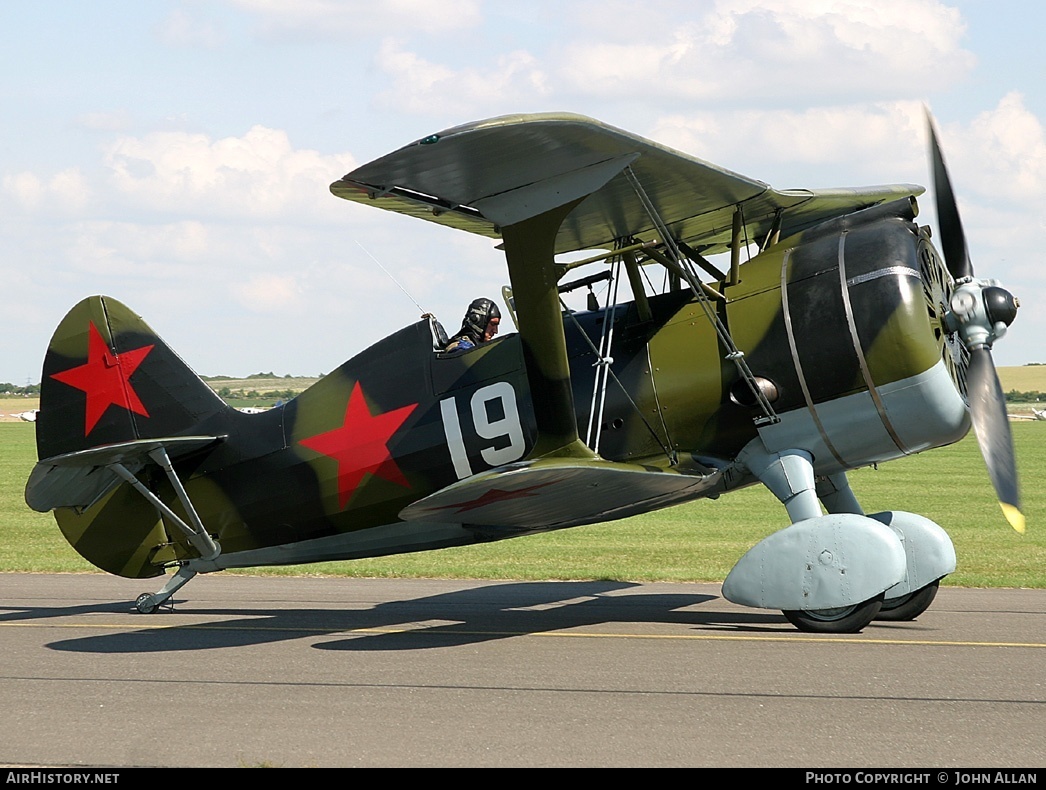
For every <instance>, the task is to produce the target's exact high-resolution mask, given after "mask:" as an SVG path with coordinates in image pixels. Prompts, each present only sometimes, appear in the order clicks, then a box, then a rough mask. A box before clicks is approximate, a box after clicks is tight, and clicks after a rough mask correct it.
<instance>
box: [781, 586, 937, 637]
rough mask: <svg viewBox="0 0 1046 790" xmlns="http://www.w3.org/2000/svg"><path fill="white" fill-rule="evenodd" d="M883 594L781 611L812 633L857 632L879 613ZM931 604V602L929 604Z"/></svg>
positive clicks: (800, 627) (801, 627)
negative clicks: (854, 601) (844, 603)
mask: <svg viewBox="0 0 1046 790" xmlns="http://www.w3.org/2000/svg"><path fill="white" fill-rule="evenodd" d="M882 605H883V594H882V593H880V594H879V595H877V596H875V597H874V598H869V599H868V600H867V601H865V602H864V603H859V604H854V605H853V606H841V607H839V608H838V609H811V610H804V609H793V610H784V611H782V612H781V614H783V615H784V616H785V617H786V618H787V619H788V622H790V623H791V624H792V625H794V626H795V627H796V628H798V629H799V630H800V631H806V632H807V633H812V634H856V633H857V632H858V631H860V630H861V629H862V628H864V627H865V626H866V625H868V624H869V623H870V622H872V620H874V619H875V617H876V615H878V614H879V610H880V608H881V607H882ZM927 605H929V604H927Z"/></svg>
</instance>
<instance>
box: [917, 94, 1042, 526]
mask: <svg viewBox="0 0 1046 790" xmlns="http://www.w3.org/2000/svg"><path fill="white" fill-rule="evenodd" d="M926 121H927V126H928V128H929V131H930V158H931V160H932V162H933V185H934V197H935V199H936V202H937V222H938V225H939V226H940V232H941V251H942V253H943V255H944V262H945V265H947V267H948V271H949V272H950V273H951V275H952V277H953V278H954V280H955V283H956V287H955V289H954V290H953V292H952V295H951V298H950V299H949V300H948V301H949V303H948V305H947V307H946V309H947V312H946V314H945V316H944V324H945V328H946V329H947V330H948V331H949V332H952V333H957V334H958V336H959V338H960V339H961V340H962V343H963V345H965V346H966V348H967V349H968V350H969V352H970V367H969V370H968V371H967V376H966V382H967V395H968V398H969V403H970V418H971V420H972V422H973V431H974V434H975V435H976V436H977V443H978V445H979V446H980V448H981V455H983V456H984V462H985V464H986V465H987V466H988V475H989V477H991V481H992V485H993V486H994V487H995V494H996V496H998V498H999V505H1000V506H1001V507H1002V512H1003V514H1004V515H1005V516H1006V520H1007V521H1008V522H1009V523H1010V525H1011V526H1012V527H1013V528H1014V529H1015V530H1017V531H1018V532H1021V533H1023V532H1024V514H1023V513H1021V503H1020V490H1019V485H1018V482H1017V462H1016V457H1015V454H1014V451H1013V436H1012V434H1011V433H1010V423H1009V418H1008V417H1007V415H1006V399H1005V397H1004V396H1003V393H1002V386H1001V385H1000V384H999V376H998V374H997V373H996V371H995V362H994V361H993V359H992V353H991V348H992V344H993V343H994V342H995V341H996V340H998V339H999V338H1000V337H1002V336H1003V335H1004V334H1006V330H1007V328H1008V327H1009V325H1010V324H1011V323H1013V319H1014V318H1015V317H1016V315H1017V308H1018V307H1019V305H1020V303H1019V302H1018V301H1017V299H1016V298H1014V296H1013V294H1011V293H1010V292H1009V291H1007V290H1006V289H1005V288H1002V287H1001V286H1000V285H999V283H998V281H997V280H978V279H976V278H974V276H973V264H972V263H971V262H970V253H969V250H968V248H967V246H966V234H965V233H964V232H963V227H962V220H961V219H960V218H959V206H958V204H957V203H956V200H955V193H954V192H953V191H952V184H951V180H950V179H949V178H948V170H947V168H946V167H945V165H944V155H943V154H942V153H941V146H940V143H939V142H938V140H937V134H936V132H935V131H934V126H933V119H932V117H931V116H930V114H929V111H927V114H926Z"/></svg>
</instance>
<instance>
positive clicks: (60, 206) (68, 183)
mask: <svg viewBox="0 0 1046 790" xmlns="http://www.w3.org/2000/svg"><path fill="white" fill-rule="evenodd" d="M3 188H4V191H5V192H6V193H7V194H8V195H10V196H11V197H13V198H14V200H15V202H16V203H17V204H18V206H19V207H20V208H22V209H24V210H26V211H38V210H46V211H47V212H49V213H56V214H75V213H77V212H79V211H81V210H83V208H84V207H85V206H87V205H88V204H89V202H90V201H91V199H92V195H93V190H92V189H91V187H90V186H89V185H88V183H87V180H86V178H85V177H84V175H83V173H81V171H80V169H79V168H76V167H71V168H68V169H66V170H62V171H60V172H58V173H55V174H54V175H52V176H50V177H41V176H38V175H36V174H35V173H28V172H24V173H14V174H12V175H6V176H4V179H3Z"/></svg>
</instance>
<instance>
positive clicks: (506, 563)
mask: <svg viewBox="0 0 1046 790" xmlns="http://www.w3.org/2000/svg"><path fill="white" fill-rule="evenodd" d="M1012 427H1013V432H1014V441H1015V443H1016V447H1017V456H1018V466H1019V468H1020V472H1021V476H1022V481H1023V502H1024V512H1025V515H1026V516H1027V520H1028V531H1027V533H1026V534H1025V535H1018V534H1017V533H1015V532H1014V531H1013V530H1012V529H1010V527H1009V526H1008V525H1007V524H1006V522H1005V520H1004V519H1003V517H1002V513H1001V511H1000V510H999V506H998V504H997V503H996V501H995V498H994V494H993V493H992V490H991V487H990V484H989V483H988V477H987V473H986V471H985V469H984V462H983V461H982V460H981V458H980V454H979V452H978V450H977V444H976V442H975V441H974V440H973V438H972V437H967V438H966V439H964V440H963V441H962V442H960V443H958V444H956V445H953V446H952V447H946V448H943V449H940V450H935V451H932V452H928V453H923V454H922V455H918V456H913V457H911V458H905V459H902V460H900V461H895V462H893V463H890V464H884V465H883V466H882V467H880V468H879V469H860V470H857V471H855V472H853V473H851V475H850V480H851V484H852V485H853V488H854V490H855V491H856V492H857V495H858V498H859V499H860V500H861V503H862V504H863V506H864V507H865V509H866V510H867V511H868V512H874V511H878V510H889V509H894V510H908V511H912V512H915V513H921V514H922V515H925V516H927V517H929V518H931V519H933V520H934V521H936V522H937V523H939V524H941V525H942V526H943V527H944V528H945V529H946V530H947V531H948V532H949V534H950V535H951V536H952V540H953V541H954V542H955V548H956V554H957V555H958V561H959V567H958V570H957V571H956V572H955V573H954V574H952V575H951V576H949V577H948V578H947V579H946V580H945V583H946V584H951V585H958V586H968V587H1036V588H1046V512H1044V511H1046V504H1044V500H1046V498H1044V497H1043V496H1042V493H1043V491H1044V488H1046V423H1040V422H1028V423H1014V424H1013V426H1012ZM35 460H36V457H35V445H34V433H33V425H31V424H29V423H3V424H0V530H2V533H0V534H2V535H3V539H2V540H0V570H3V571H35V572H82V571H93V570H95V569H94V567H93V566H91V565H90V564H88V563H87V562H85V561H84V560H82V559H81V558H80V557H79V556H78V555H77V554H76V553H75V552H74V551H73V550H72V549H71V548H70V547H69V545H68V544H67V543H66V542H65V540H64V539H63V538H62V536H61V533H60V532H59V531H58V527H57V525H56V524H55V523H54V519H53V518H52V517H51V516H50V515H49V514H41V513H35V512H33V511H32V510H30V509H29V508H28V507H27V506H26V504H25V501H24V499H23V491H24V488H25V481H26V478H27V477H28V475H29V472H30V471H31V469H32V466H33V464H34V463H35ZM787 523H788V522H787V517H786V515H785V512H784V508H783V507H782V506H781V505H780V504H779V503H778V502H777V501H776V500H775V499H774V498H773V497H772V496H771V495H770V494H769V493H768V492H767V491H766V490H765V489H763V488H762V487H753V488H749V489H745V490H743V491H737V492H735V493H732V494H727V495H725V496H723V497H721V498H720V499H718V500H702V501H699V502H694V503H691V504H688V505H681V506H678V507H675V508H670V509H668V510H662V511H658V512H656V513H651V514H647V515H643V516H636V517H633V518H630V519H625V520H622V521H616V522H610V523H607V524H598V525H593V526H588V527H577V528H575V529H568V530H562V531H560V532H552V533H547V534H544V535H532V536H528V537H524V538H517V539H513V540H506V541H499V542H497V543H490V544H483V545H478V546H469V547H465V548H458V549H445V550H441V551H433V552H423V553H420V554H408V555H401V556H398V557H384V558H377V559H370V560H355V561H352V562H337V563H320V564H316V565H307V566H301V565H299V566H289V567H286V568H272V569H258V570H253V571H250V572H251V573H257V574H283V575H339V576H379V577H391V576H404V577H432V578H437V577H438V578H472V579H621V580H633V581H721V580H722V579H723V578H725V576H726V574H727V573H728V572H729V570H730V568H731V567H732V566H733V564H734V563H735V562H736V561H737V559H738V558H739V557H740V556H741V555H742V554H743V553H744V552H745V551H746V550H747V549H748V548H749V547H750V546H752V545H753V544H755V543H756V542H757V541H758V540H760V539H761V538H763V537H764V536H766V535H768V534H770V533H771V532H773V531H775V530H777V529H780V528H782V527H784V526H786V525H787Z"/></svg>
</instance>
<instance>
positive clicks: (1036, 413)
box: [1010, 409, 1046, 421]
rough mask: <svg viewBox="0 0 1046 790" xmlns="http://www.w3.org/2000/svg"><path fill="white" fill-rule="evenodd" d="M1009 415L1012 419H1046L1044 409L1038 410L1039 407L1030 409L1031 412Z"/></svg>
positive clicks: (1045, 410)
mask: <svg viewBox="0 0 1046 790" xmlns="http://www.w3.org/2000/svg"><path fill="white" fill-rule="evenodd" d="M1010 417H1011V418H1012V419H1014V420H1043V421H1046V409H1043V410H1042V411H1040V410H1039V409H1032V410H1031V414H1011V415H1010Z"/></svg>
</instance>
